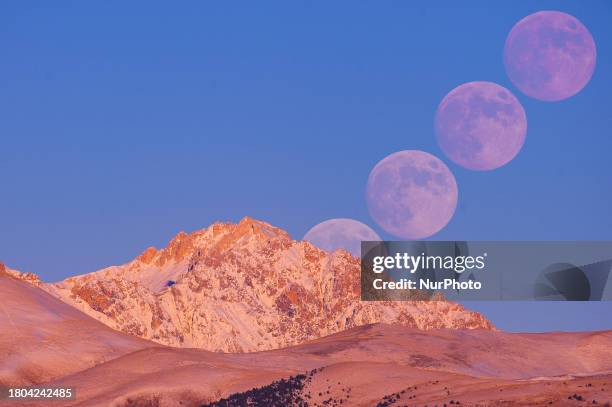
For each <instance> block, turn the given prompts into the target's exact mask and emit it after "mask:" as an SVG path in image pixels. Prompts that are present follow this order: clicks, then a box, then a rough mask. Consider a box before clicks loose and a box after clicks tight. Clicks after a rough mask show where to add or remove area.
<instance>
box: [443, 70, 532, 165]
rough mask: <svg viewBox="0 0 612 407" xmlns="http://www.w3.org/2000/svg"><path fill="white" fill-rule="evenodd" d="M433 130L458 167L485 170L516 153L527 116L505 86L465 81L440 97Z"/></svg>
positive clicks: (511, 157) (522, 142)
mask: <svg viewBox="0 0 612 407" xmlns="http://www.w3.org/2000/svg"><path fill="white" fill-rule="evenodd" d="M435 129H436V137H437V141H438V144H439V145H440V148H441V149H442V151H444V154H446V156H447V157H448V158H450V159H451V160H452V161H453V162H455V163H456V164H458V165H461V166H462V167H465V168H468V169H471V170H479V171H486V170H493V169H496V168H499V167H501V166H503V165H505V164H507V163H508V162H510V161H511V160H512V159H513V158H514V157H515V156H516V155H517V154H518V152H519V151H520V149H521V148H522V146H523V144H524V142H525V136H526V134H527V116H526V114H525V110H524V109H523V106H521V104H520V102H519V101H518V99H516V97H515V96H514V95H513V94H512V93H511V92H510V91H509V90H508V89H506V88H504V87H502V86H499V85H497V84H495V83H492V82H469V83H465V84H463V85H461V86H458V87H456V88H455V89H453V90H452V91H450V92H449V93H448V94H447V95H446V96H445V97H444V99H442V102H441V103H440V105H439V106H438V110H437V112H436V119H435Z"/></svg>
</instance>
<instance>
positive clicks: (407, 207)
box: [366, 150, 458, 239]
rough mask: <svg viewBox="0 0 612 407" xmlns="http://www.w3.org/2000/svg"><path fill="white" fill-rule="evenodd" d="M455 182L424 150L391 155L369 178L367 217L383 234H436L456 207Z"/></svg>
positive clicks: (405, 236) (419, 236) (420, 236)
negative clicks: (368, 216) (369, 216)
mask: <svg viewBox="0 0 612 407" xmlns="http://www.w3.org/2000/svg"><path fill="white" fill-rule="evenodd" d="M457 196H458V191H457V182H456V181H455V177H454V176H453V174H452V173H451V172H450V170H449V169H448V167H447V166H446V165H445V164H444V163H443V162H442V161H440V160H439V159H438V158H437V157H435V156H433V155H431V154H428V153H426V152H423V151H416V150H406V151H399V152H397V153H393V154H391V155H389V156H387V157H385V158H384V159H383V160H382V161H380V162H379V163H378V164H376V166H375V167H374V169H373V170H372V172H370V176H369V177H368V183H367V187H366V199H367V205H368V209H369V211H370V215H372V218H373V219H374V220H375V221H376V223H377V224H378V225H379V226H380V227H381V228H383V229H384V230H385V231H386V232H388V233H390V234H392V235H394V236H397V237H400V238H403V239H423V238H426V237H429V236H431V235H433V234H435V233H437V232H438V231H439V230H440V229H442V228H443V227H444V226H446V224H447V223H448V221H449V220H450V219H451V218H452V216H453V214H454V213H455V208H456V207H457Z"/></svg>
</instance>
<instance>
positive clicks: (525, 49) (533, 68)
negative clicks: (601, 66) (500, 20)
mask: <svg viewBox="0 0 612 407" xmlns="http://www.w3.org/2000/svg"><path fill="white" fill-rule="evenodd" d="M596 56H597V52H596V49H595V41H593V37H592V36H591V33H590V32H589V30H587V29H586V27H585V26H584V25H582V23H581V22H580V21H579V20H578V19H577V18H575V17H573V16H571V15H569V14H566V13H562V12H560V11H540V12H537V13H534V14H531V15H528V16H527V17H525V18H523V19H522V20H521V21H519V22H518V23H516V25H515V26H514V27H512V30H511V31H510V34H508V38H507V39H506V45H505V47H504V65H505V66H506V72H507V73H508V76H509V77H510V80H511V81H512V83H514V85H516V87H517V88H519V89H520V90H521V92H523V93H525V94H526V95H528V96H531V97H532V98H535V99H539V100H545V101H557V100H563V99H567V98H568V97H570V96H573V95H575V94H576V93H578V92H580V90H581V89H582V88H584V87H585V85H586V84H587V83H588V82H589V80H590V79H591V76H592V75H593V71H594V70H595V60H596Z"/></svg>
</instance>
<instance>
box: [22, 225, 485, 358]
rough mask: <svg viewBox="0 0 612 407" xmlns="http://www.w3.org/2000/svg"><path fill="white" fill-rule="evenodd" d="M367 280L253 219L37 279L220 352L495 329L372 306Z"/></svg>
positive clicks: (437, 310)
mask: <svg viewBox="0 0 612 407" xmlns="http://www.w3.org/2000/svg"><path fill="white" fill-rule="evenodd" d="M359 273H360V266H359V259H357V258H355V257H353V256H351V255H350V254H349V253H347V252H345V251H342V250H338V251H335V252H334V253H326V252H324V251H322V250H320V249H318V248H316V247H314V246H313V245H312V244H310V243H309V242H305V241H294V240H292V239H291V237H290V236H289V235H288V234H287V232H285V231H283V230H282V229H279V228H276V227H273V226H271V225H269V224H267V223H265V222H261V221H257V220H254V219H252V218H249V217H246V218H244V219H242V220H241V221H240V222H239V223H237V224H232V223H215V224H213V225H211V226H209V227H208V228H205V229H202V230H198V231H195V232H193V233H189V234H187V233H184V232H181V233H179V234H178V235H176V236H175V237H174V238H173V239H172V240H171V241H170V243H169V244H168V246H167V247H166V248H163V249H161V250H157V249H155V248H149V249H147V250H145V251H144V252H143V253H142V254H141V255H140V256H138V257H137V258H135V259H134V260H132V261H130V262H128V263H126V264H124V265H121V266H113V267H109V268H105V269H102V270H100V271H97V272H94V273H90V274H85V275H80V276H75V277H70V278H68V279H66V280H64V281H61V282H58V283H41V282H40V281H38V280H36V279H35V278H34V277H32V276H30V277H28V278H29V279H30V280H31V281H30V282H32V283H34V284H37V285H39V286H40V287H41V288H43V289H44V290H46V291H47V292H49V293H50V294H52V295H54V296H56V297H57V298H60V299H61V300H63V301H64V302H66V303H68V304H71V305H73V306H75V307H76V308H78V309H80V310H81V311H83V312H85V313H86V314H88V315H90V316H92V317H93V318H95V319H97V320H99V321H101V322H103V323H104V324H106V325H108V326H110V327H112V328H114V329H116V330H119V331H122V332H125V333H128V334H131V335H135V336H138V337H142V338H145V339H149V340H152V341H155V342H158V343H161V344H164V345H170V346H175V347H196V348H202V349H206V350H210V351H223V352H251V351H260V350H268V349H276V348H282V347H286V346H290V345H295V344H300V343H303V342H305V341H307V340H311V339H315V338H319V337H323V336H325V335H329V334H332V333H335V332H339V331H343V330H346V329H349V328H353V327H355V326H360V325H365V324H370V323H378V322H382V323H390V324H400V325H403V326H408V327H413V328H418V329H423V330H427V329H435V328H455V329H473V328H483V329H493V326H492V324H491V323H490V322H489V321H488V320H486V319H485V318H484V317H483V316H482V315H480V314H478V313H476V312H471V311H467V310H465V309H464V308H463V307H462V306H461V305H458V304H454V303H451V302H447V301H431V302H425V301H422V302H362V301H360V299H359V293H360V285H359V284H360V278H359V275H360V274H359ZM22 279H25V277H24V278H22Z"/></svg>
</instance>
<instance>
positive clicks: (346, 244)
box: [303, 218, 380, 257]
mask: <svg viewBox="0 0 612 407" xmlns="http://www.w3.org/2000/svg"><path fill="white" fill-rule="evenodd" d="M303 240H307V241H309V242H310V243H312V244H313V245H315V246H317V247H318V248H320V249H323V250H325V251H327V252H333V251H334V250H336V249H344V250H346V251H347V252H349V253H351V254H352V255H353V256H357V257H359V256H360V255H361V241H362V240H364V241H378V240H380V236H378V235H377V234H376V232H374V231H373V230H372V229H371V228H370V227H369V226H368V225H366V224H363V223H361V222H358V221H356V220H353V219H344V218H340V219H330V220H326V221H325V222H321V223H319V224H318V225H316V226H314V227H313V228H312V229H310V230H309V231H308V232H307V233H306V234H305V235H304V238H303Z"/></svg>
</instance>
